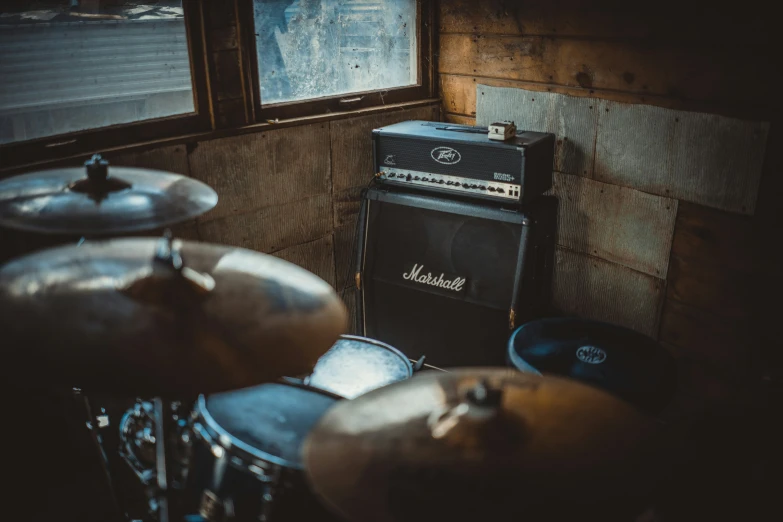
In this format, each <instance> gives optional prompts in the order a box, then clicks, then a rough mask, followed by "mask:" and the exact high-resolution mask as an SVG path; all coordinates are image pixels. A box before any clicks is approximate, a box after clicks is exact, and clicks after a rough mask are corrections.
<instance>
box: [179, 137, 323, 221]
mask: <svg viewBox="0 0 783 522" xmlns="http://www.w3.org/2000/svg"><path fill="white" fill-rule="evenodd" d="M189 160H190V168H191V175H192V176H193V177H194V178H196V179H199V180H201V181H203V182H204V183H206V184H208V185H210V186H212V187H213V188H214V189H215V190H216V191H217V193H218V196H219V197H220V200H219V201H218V204H217V207H216V208H215V209H214V210H212V211H211V212H210V213H209V214H208V215H207V216H205V218H204V219H202V222H203V221H205V220H209V219H216V218H219V217H225V216H228V215H231V214H241V213H246V212H248V211H250V210H254V209H260V208H263V207H268V206H271V205H281V204H283V203H287V202H291V201H298V200H301V199H303V198H306V197H310V196H315V195H318V194H326V193H328V192H329V191H330V184H329V131H328V128H327V124H326V123H317V124H314V125H305V126H301V127H290V128H284V129H274V130H270V131H267V132H261V133H257V134H248V135H244V136H235V137H231V138H223V139H218V140H211V141H207V142H203V143H199V144H198V146H197V147H195V148H194V149H193V150H192V151H191V152H190V154H189Z"/></svg>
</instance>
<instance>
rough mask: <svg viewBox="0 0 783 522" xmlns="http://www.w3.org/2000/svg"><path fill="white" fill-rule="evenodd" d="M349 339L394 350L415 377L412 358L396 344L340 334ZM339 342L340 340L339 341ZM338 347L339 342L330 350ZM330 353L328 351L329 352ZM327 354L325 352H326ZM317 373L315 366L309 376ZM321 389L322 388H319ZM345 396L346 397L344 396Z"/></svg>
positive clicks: (409, 374)
mask: <svg viewBox="0 0 783 522" xmlns="http://www.w3.org/2000/svg"><path fill="white" fill-rule="evenodd" d="M343 339H344V340H347V341H359V342H363V343H366V344H372V345H375V346H378V347H380V348H385V349H386V350H388V351H390V352H392V353H393V354H394V355H396V356H397V357H398V358H399V359H400V360H402V362H403V364H404V366H405V369H406V370H408V377H409V378H410V377H413V363H411V360H410V359H409V358H408V356H407V355H405V354H404V353H402V352H401V351H400V350H399V349H397V348H395V347H394V346H392V345H390V344H387V343H385V342H383V341H379V340H377V339H370V338H369V337H362V336H361V335H349V334H343V335H341V336H340V340H343ZM338 342H339V341H338ZM336 347H337V343H335V344H334V346H332V348H330V350H332V349H334V348H336ZM327 353H328V352H327ZM324 355H325V354H324ZM315 366H316V367H318V363H316V364H315ZM313 375H315V368H313V373H311V374H310V376H309V377H312V376H313ZM319 389H320V388H319ZM343 398H344V397H343Z"/></svg>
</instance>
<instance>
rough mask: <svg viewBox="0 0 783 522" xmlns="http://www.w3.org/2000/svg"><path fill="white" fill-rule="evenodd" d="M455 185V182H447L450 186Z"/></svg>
mask: <svg viewBox="0 0 783 522" xmlns="http://www.w3.org/2000/svg"><path fill="white" fill-rule="evenodd" d="M453 184H454V182H453V181H447V182H446V185H449V186H451V185H453Z"/></svg>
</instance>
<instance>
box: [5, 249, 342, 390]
mask: <svg viewBox="0 0 783 522" xmlns="http://www.w3.org/2000/svg"><path fill="white" fill-rule="evenodd" d="M180 246H181V249H180V248H179V247H180ZM172 247H173V248H172ZM346 325H347V313H346V310H345V307H344V306H343V304H342V303H341V301H340V300H339V298H338V297H337V295H336V294H335V292H334V291H333V290H332V288H331V287H330V286H329V285H328V284H327V283H325V282H324V281H322V280H321V279H319V278H318V277H316V276H315V275H313V274H311V273H309V272H307V271H305V270H304V269H301V268H299V267H297V266H295V265H293V264H290V263H287V262H285V261H282V260H280V259H277V258H275V257H272V256H268V255H264V254H260V253H257V252H252V251H249V250H243V249H237V248H229V247H225V246H217V245H208V244H202V243H190V242H184V243H183V242H180V241H174V242H173V243H172V242H167V241H166V240H165V239H164V240H160V239H154V238H144V239H115V240H111V241H95V242H87V243H85V244H83V245H82V246H78V247H77V246H67V247H60V248H56V249H52V250H47V251H43V252H40V253H36V254H33V255H30V256H27V257H23V258H19V259H17V260H14V261H12V262H10V263H8V264H7V265H5V266H3V267H2V268H0V331H1V332H2V333H3V341H2V343H1V344H0V346H1V347H2V348H1V349H0V353H2V354H3V355H4V356H5V363H4V364H3V370H4V371H5V373H6V376H5V378H6V379H16V380H17V381H20V382H22V383H27V384H28V385H31V386H39V387H40V386H52V385H64V386H75V387H81V388H84V389H86V390H92V391H96V392H108V393H117V394H131V395H160V396H195V395H196V394H198V393H213V392H217V391H223V390H231V389H237V388H242V387H246V386H252V385H256V384H259V383H262V382H268V381H271V380H275V379H278V378H279V377H281V376H284V375H302V374H306V373H309V372H310V371H311V370H312V368H313V367H314V366H315V363H316V362H317V361H318V358H319V357H320V356H321V355H323V354H324V353H325V352H326V351H327V350H329V348H330V347H331V346H332V345H333V344H334V342H335V341H336V340H337V339H338V337H339V335H340V334H342V333H344V332H345V328H346Z"/></svg>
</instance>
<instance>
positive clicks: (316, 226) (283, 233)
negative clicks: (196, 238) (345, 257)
mask: <svg viewBox="0 0 783 522" xmlns="http://www.w3.org/2000/svg"><path fill="white" fill-rule="evenodd" d="M331 212H332V201H331V198H330V197H329V195H328V194H321V195H319V196H314V197H310V198H307V199H303V200H300V201H295V202H291V203H284V204H282V205H278V206H269V207H264V208H261V209H258V210H253V211H250V212H247V213H244V214H238V215H229V216H224V217H221V218H218V219H212V220H208V221H202V220H199V223H198V229H199V233H200V235H201V240H202V241H205V242H208V243H218V244H223V245H231V246H237V247H241V248H248V249H250V250H258V251H259V252H266V253H271V252H276V251H278V250H283V249H285V248H289V247H292V246H295V245H299V244H302V243H307V242H310V241H314V240H316V239H318V238H321V237H324V236H325V235H327V234H329V233H331V232H332V226H331V225H332V223H331V219H330V217H331Z"/></svg>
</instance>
